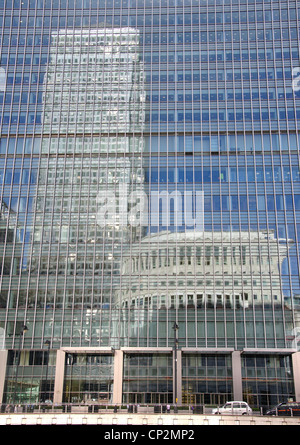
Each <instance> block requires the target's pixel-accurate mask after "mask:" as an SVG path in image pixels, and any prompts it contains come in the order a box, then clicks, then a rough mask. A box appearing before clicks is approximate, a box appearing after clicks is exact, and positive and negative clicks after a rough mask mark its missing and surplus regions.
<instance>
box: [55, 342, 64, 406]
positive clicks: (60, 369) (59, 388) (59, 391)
mask: <svg viewBox="0 0 300 445" xmlns="http://www.w3.org/2000/svg"><path fill="white" fill-rule="evenodd" d="M65 359H66V353H65V351H61V350H60V349H59V350H58V351H57V353H56V367H55V382H54V398H53V403H57V404H60V403H62V400H63V390H64V377H65Z"/></svg>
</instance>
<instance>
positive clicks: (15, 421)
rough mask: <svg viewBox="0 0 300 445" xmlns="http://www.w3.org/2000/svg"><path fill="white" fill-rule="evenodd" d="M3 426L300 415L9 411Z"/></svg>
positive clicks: (250, 421)
mask: <svg viewBox="0 0 300 445" xmlns="http://www.w3.org/2000/svg"><path fill="white" fill-rule="evenodd" d="M4 425H16V426H17V425H115V426H118V425H119V426H121V425H122V426H124V425H132V426H134V425H136V426H139V425H144V426H147V425H157V426H162V425H166V426H167V425H168V426H170V425H171V426H172V425H173V426H176V425H178V426H181V425H182V426H193V425H194V426H197V425H253V426H255V425H268V426H272V425H282V426H283V425H298V426H299V425H300V417H266V416H216V415H206V414H174V413H170V414H147V413H140V414H134V413H133V414H131V413H105V412H103V413H98V414H89V413H53V412H51V413H9V414H0V426H4Z"/></svg>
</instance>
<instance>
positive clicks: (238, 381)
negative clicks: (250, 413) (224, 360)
mask: <svg viewBox="0 0 300 445" xmlns="http://www.w3.org/2000/svg"><path fill="white" fill-rule="evenodd" d="M231 357H232V383H233V400H243V384H242V360H241V351H233V353H232V356H231Z"/></svg>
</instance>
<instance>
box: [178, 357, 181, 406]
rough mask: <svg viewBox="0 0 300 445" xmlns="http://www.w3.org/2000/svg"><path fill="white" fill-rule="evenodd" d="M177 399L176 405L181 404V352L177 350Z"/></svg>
mask: <svg viewBox="0 0 300 445" xmlns="http://www.w3.org/2000/svg"><path fill="white" fill-rule="evenodd" d="M177 398H178V405H181V404H182V352H181V350H180V349H178V350H177Z"/></svg>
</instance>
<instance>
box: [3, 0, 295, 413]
mask: <svg viewBox="0 0 300 445" xmlns="http://www.w3.org/2000/svg"><path fill="white" fill-rule="evenodd" d="M0 7H1V9H2V11H3V14H1V18H0V22H1V21H2V23H1V25H2V28H1V29H2V34H1V40H0V41H1V61H0V62H1V64H0V107H1V110H0V125H1V134H0V136H1V137H0V182H1V184H0V186H1V203H2V205H1V224H0V236H1V238H0V239H1V241H0V246H1V267H2V274H1V281H0V328H1V340H2V351H4V352H5V351H6V352H7V361H6V363H7V368H6V370H7V373H6V379H5V383H3V385H4V386H3V391H2V398H3V400H4V402H9V401H12V400H13V399H14V398H15V397H16V398H17V400H18V401H26V402H28V401H30V402H32V401H37V400H39V399H41V398H44V397H45V392H47V396H49V398H51V399H52V398H53V397H54V398H55V397H60V399H59V401H66V402H70V401H73V402H75V401H78V400H86V401H87V400H91V399H93V400H107V401H113V400H114V401H119V402H121V401H123V402H139V403H157V402H164V403H165V402H167V401H169V402H170V401H172V400H173V397H174V394H175V392H176V393H178V394H177V395H178V399H179V402H180V403H210V404H211V403H212V404H216V403H220V402H222V401H226V400H228V399H230V398H233V397H234V396H236V395H237V394H238V395H240V397H243V398H244V400H247V401H248V402H249V403H251V404H252V405H253V406H260V405H269V404H273V403H276V402H279V401H281V400H282V399H286V398H290V397H292V398H297V396H298V393H299V391H298V383H297V382H298V379H300V377H299V378H298V377H297V370H296V369H295V366H293V363H295V360H296V359H295V357H296V356H297V354H298V352H297V351H298V347H297V338H298V331H299V297H300V283H299V241H298V234H299V227H300V225H299V224H300V223H299V218H300V170H299V168H300V165H299V129H298V126H299V119H300V111H299V107H298V103H299V101H300V86H299V85H298V75H299V74H300V60H299V24H298V21H299V20H300V3H299V2H298V0H288V1H284V2H282V1H281V2H280V1H274V0H272V1H271V0H244V1H243V0H240V1H238V2H232V1H229V0H211V1H208V0H198V1H195V0H170V1H158V0H149V1H148V0H147V1H146V0H103V1H102V0H68V1H67V0H60V1H58V0H57V1H50V0H23V1H21V0H20V1H19V0H15V1H13V0H6V1H5V0H0ZM174 323H176V324H177V325H178V331H177V335H178V338H177V340H178V344H177V343H176V345H177V346H176V351H175V352H174V350H173V347H174V329H173V326H174ZM23 325H26V326H27V328H28V332H26V334H25V335H24V336H23V334H22V335H21V334H20V330H21V329H22V326H23ZM20 338H21V351H19V346H18V345H19V341H20ZM46 340H49V341H50V345H51V347H50V353H49V354H47V351H46V350H45V346H44V345H45V341H46ZM177 347H178V349H177ZM115 351H119V352H118V353H117V355H116V352H115ZM4 352H3V353H4ZM235 352H238V353H239V354H240V361H239V365H238V366H240V368H241V375H242V379H241V381H240V382H236V380H235V375H236V372H235V366H237V365H236V361H234V359H233V357H235V355H232V354H233V353H235ZM175 353H176V354H177V353H178V354H179V356H180V373H179V375H180V376H181V377H180V379H179V381H177V385H178V388H177V389H176V391H175V390H174V384H175V379H174V370H173V368H174V367H173V361H172V360H173V359H174V357H173V356H174V355H175ZM59 354H65V367H64V372H61V374H59V373H58V371H57V369H58V367H57V366H56V363H57V360H58V357H60V355H59ZM118 354H121V355H118ZM120 357H121V358H120ZM118 360H120V362H118ZM117 363H119V364H120V363H122V369H123V377H122V382H119V384H118V385H117V384H116V381H115V377H114V371H113V369H114V368H113V367H114V366H115V368H116V366H117ZM16 367H17V368H19V367H20V368H22V373H21V371H20V372H19V371H18V376H17V377H18V378H16V377H15V375H16ZM35 369H36V371H35ZM91 369H92V371H91ZM103 369H104V370H106V371H103ZM46 370H47V373H48V372H49V377H48V374H47V378H45V372H46ZM87 370H89V371H87ZM58 374H59V375H63V377H61V379H62V380H59V379H58ZM105 374H106V377H105ZM20 375H22V378H20ZM78 376H80V378H79V377H78ZM145 376H147V378H145ZM166 377H167V380H168V384H166ZM176 380H178V379H176ZM16 385H17V390H16V391H15V389H16ZM116 387H118V388H119V390H118V391H119V392H117V389H116ZM45 388H46V389H45ZM55 388H56V389H57V388H60V392H59V391H58V390H57V391H58V393H59V394H60V395H59V396H57V395H56V396H55V394H56V392H55V391H56V390H55ZM177 390H178V391H177ZM299 396H300V394H299ZM57 400H58V399H57Z"/></svg>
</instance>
